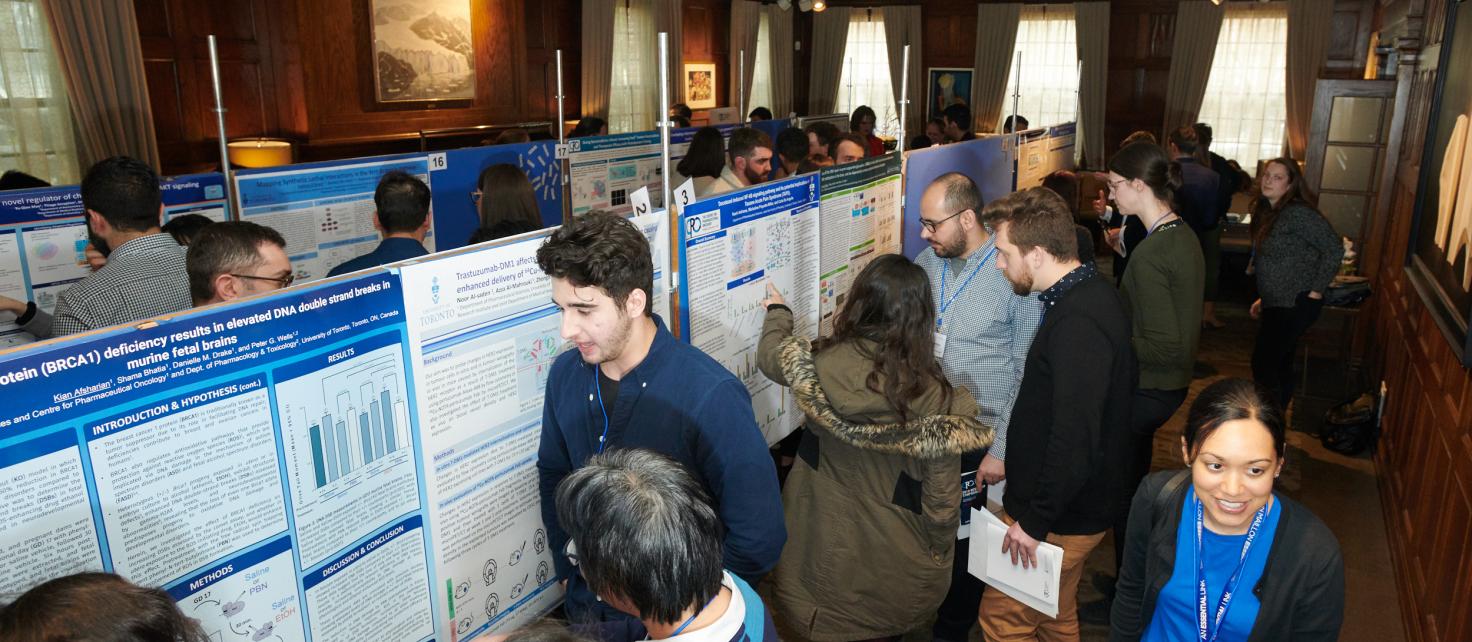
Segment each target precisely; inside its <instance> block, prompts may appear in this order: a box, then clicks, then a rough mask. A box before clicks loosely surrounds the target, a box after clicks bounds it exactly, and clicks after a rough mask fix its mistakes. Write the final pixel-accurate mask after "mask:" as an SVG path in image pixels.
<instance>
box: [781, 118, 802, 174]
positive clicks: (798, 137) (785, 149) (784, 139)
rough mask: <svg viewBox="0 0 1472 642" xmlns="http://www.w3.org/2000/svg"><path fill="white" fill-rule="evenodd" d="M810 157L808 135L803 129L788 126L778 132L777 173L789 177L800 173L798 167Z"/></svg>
mask: <svg viewBox="0 0 1472 642" xmlns="http://www.w3.org/2000/svg"><path fill="white" fill-rule="evenodd" d="M807 158H808V135H807V134H804V133H803V132H802V130H801V129H798V128H796V127H788V128H787V129H784V130H782V131H781V132H779V133H778V134H777V175H776V176H775V178H779V179H781V178H787V177H789V176H796V175H797V174H798V167H799V166H801V165H802V162H803V161H805V160H807Z"/></svg>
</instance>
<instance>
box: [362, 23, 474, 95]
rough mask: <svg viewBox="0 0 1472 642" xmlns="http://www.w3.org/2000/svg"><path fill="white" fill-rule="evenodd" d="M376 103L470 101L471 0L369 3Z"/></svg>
mask: <svg viewBox="0 0 1472 642" xmlns="http://www.w3.org/2000/svg"><path fill="white" fill-rule="evenodd" d="M368 6H369V11H370V12H371V16H370V20H369V24H370V25H372V27H371V32H370V38H371V40H372V42H373V48H372V52H373V53H372V56H373V88H374V100H375V101H377V102H378V103H404V102H426V101H443V100H472V99H474V98H475V49H474V48H473V47H472V46H471V36H470V0H423V1H421V2H400V1H398V0H369V3H368Z"/></svg>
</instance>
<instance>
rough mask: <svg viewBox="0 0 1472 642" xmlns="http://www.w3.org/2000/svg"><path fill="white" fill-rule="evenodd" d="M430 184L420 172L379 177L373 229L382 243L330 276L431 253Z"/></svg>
mask: <svg viewBox="0 0 1472 642" xmlns="http://www.w3.org/2000/svg"><path fill="white" fill-rule="evenodd" d="M429 201H430V197H429V186H428V185H425V184H424V181H421V180H419V178H418V177H417V176H414V175H412V174H409V173H407V172H400V171H393V172H389V173H387V174H384V175H383V178H380V179H378V189H375V190H374V191H373V205H374V207H375V208H376V210H377V211H376V213H375V214H374V216H373V229H376V230H378V233H379V234H382V235H383V240H382V241H379V243H378V247H376V248H373V251H372V252H369V253H367V254H364V255H363V256H360V257H358V258H355V259H352V260H350V261H347V262H345V263H343V264H342V265H339V266H337V267H335V268H332V270H331V271H329V272H328V273H327V276H338V275H340V274H347V273H349V272H357V271H358V270H366V269H368V268H372V267H378V266H380V265H387V264H389V263H396V262H399V261H406V260H408V259H412V258H418V257H421V256H424V255H426V254H429V250H427V249H425V247H424V237H425V236H427V235H428V234H429Z"/></svg>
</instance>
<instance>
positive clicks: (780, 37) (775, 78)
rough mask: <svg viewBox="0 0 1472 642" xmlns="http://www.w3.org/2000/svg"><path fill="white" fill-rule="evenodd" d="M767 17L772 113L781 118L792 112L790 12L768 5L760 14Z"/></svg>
mask: <svg viewBox="0 0 1472 642" xmlns="http://www.w3.org/2000/svg"><path fill="white" fill-rule="evenodd" d="M762 13H764V14H766V16H767V22H768V27H769V29H768V31H767V34H768V35H769V36H770V40H769V46H768V51H767V53H768V54H770V57H768V58H767V59H768V60H770V61H772V63H771V65H770V66H769V67H768V69H770V70H771V72H772V82H771V85H770V87H771V92H772V104H770V105H768V107H771V108H772V113H773V114H775V115H776V116H777V117H778V118H783V117H785V116H787V114H789V113H791V112H792V109H793V104H792V11H791V10H790V9H789V10H787V11H783V10H782V7H779V6H777V5H775V4H769V5H767V6H766V9H765V10H764V11H763V12H762Z"/></svg>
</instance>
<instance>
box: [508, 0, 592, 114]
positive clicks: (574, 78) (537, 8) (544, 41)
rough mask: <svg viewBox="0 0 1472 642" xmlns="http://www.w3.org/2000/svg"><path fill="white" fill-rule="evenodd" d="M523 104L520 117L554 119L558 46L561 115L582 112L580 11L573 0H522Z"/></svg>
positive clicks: (555, 112)
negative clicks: (524, 69)
mask: <svg viewBox="0 0 1472 642" xmlns="http://www.w3.org/2000/svg"><path fill="white" fill-rule="evenodd" d="M522 15H523V16H524V17H525V20H526V56H527V59H526V82H527V86H526V91H525V92H524V95H525V96H526V105H525V107H524V108H523V110H522V114H523V118H522V119H523V120H525V121H534V120H556V119H557V50H558V49H559V48H560V49H562V89H563V103H564V104H563V109H564V115H565V116H566V117H567V118H568V119H570V120H571V119H576V118H578V117H580V116H581V115H582V103H581V95H582V82H581V78H582V68H581V65H579V64H578V63H579V55H578V54H579V51H580V49H581V44H582V42H581V33H582V11H581V9H580V6H579V4H578V3H577V2H576V0H552V1H549V0H525V2H524V4H523V7H522Z"/></svg>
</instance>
